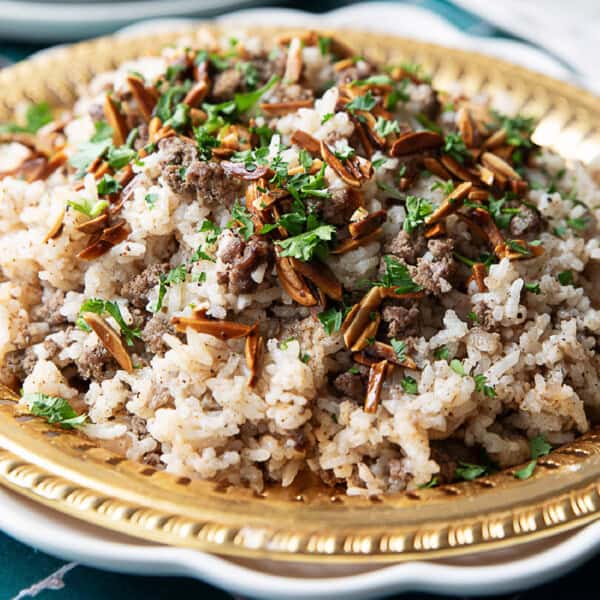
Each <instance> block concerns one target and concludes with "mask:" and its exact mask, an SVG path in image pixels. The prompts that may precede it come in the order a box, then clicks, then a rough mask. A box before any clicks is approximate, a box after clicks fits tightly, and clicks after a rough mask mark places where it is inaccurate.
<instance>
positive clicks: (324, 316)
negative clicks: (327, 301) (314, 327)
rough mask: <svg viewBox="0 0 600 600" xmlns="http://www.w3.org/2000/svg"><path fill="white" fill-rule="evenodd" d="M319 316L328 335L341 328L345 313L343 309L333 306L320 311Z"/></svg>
mask: <svg viewBox="0 0 600 600" xmlns="http://www.w3.org/2000/svg"><path fill="white" fill-rule="evenodd" d="M317 318H318V319H319V321H321V325H323V329H324V330H325V332H326V333H327V335H331V334H332V333H335V332H337V331H339V330H340V327H341V326H342V320H343V318H344V313H343V311H342V310H338V309H337V308H335V307H333V306H332V307H331V308H328V309H327V310H324V311H322V312H320V313H318V314H317Z"/></svg>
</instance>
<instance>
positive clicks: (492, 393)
mask: <svg viewBox="0 0 600 600" xmlns="http://www.w3.org/2000/svg"><path fill="white" fill-rule="evenodd" d="M473 380H474V381H475V391H476V392H483V394H484V396H487V397H488V398H495V397H496V396H497V394H496V390H495V389H494V387H493V386H491V385H489V384H488V380H487V377H486V376H485V375H475V376H474V377H473Z"/></svg>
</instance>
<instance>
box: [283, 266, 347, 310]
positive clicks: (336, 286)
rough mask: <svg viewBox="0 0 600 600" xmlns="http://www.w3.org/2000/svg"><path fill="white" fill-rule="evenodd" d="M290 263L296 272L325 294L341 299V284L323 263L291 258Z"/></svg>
mask: <svg viewBox="0 0 600 600" xmlns="http://www.w3.org/2000/svg"><path fill="white" fill-rule="evenodd" d="M290 260H291V264H292V267H293V268H294V270H295V271H296V272H297V273H300V274H301V275H303V276H304V277H306V278H307V279H308V280H309V281H312V282H313V283H314V284H315V285H316V286H317V287H318V288H319V289H320V290H321V291H322V292H323V293H324V294H325V295H326V296H329V298H332V299H333V300H337V301H338V302H341V301H342V284H341V283H340V282H339V281H338V280H337V279H336V277H335V275H334V273H333V271H332V270H331V269H330V268H329V267H328V266H327V265H326V264H324V263H307V262H302V261H300V260H297V259H295V258H291V259H290Z"/></svg>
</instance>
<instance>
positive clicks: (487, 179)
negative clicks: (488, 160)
mask: <svg viewBox="0 0 600 600" xmlns="http://www.w3.org/2000/svg"><path fill="white" fill-rule="evenodd" d="M478 170H479V178H480V179H481V181H483V183H485V185H487V186H489V187H492V186H493V185H494V171H491V170H490V169H488V168H487V167H484V166H481V165H480V166H479V169H478Z"/></svg>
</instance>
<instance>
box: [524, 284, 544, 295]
mask: <svg viewBox="0 0 600 600" xmlns="http://www.w3.org/2000/svg"><path fill="white" fill-rule="evenodd" d="M525 289H526V290H527V291H528V292H531V293H532V294H536V295H537V294H541V293H542V291H541V290H540V284H539V282H537V281H532V282H529V283H526V284H525Z"/></svg>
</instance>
